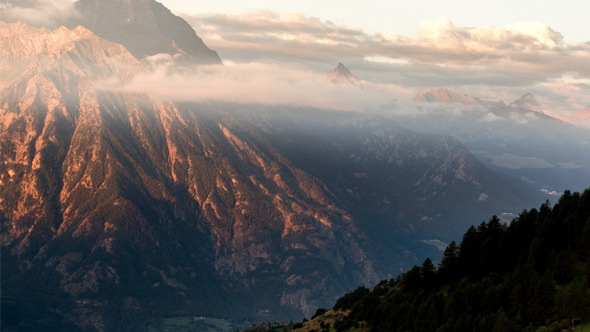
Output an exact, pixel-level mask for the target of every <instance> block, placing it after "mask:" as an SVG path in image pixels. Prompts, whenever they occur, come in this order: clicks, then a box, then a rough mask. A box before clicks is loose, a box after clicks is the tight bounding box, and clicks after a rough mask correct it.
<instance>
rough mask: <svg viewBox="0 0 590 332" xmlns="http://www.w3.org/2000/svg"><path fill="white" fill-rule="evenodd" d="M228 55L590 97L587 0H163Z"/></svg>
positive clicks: (377, 81)
mask: <svg viewBox="0 0 590 332" xmlns="http://www.w3.org/2000/svg"><path fill="white" fill-rule="evenodd" d="M163 4H164V5H165V6H168V7H169V8H170V9H171V10H172V11H173V12H175V13H176V14H178V15H180V16H181V17H183V18H185V19H186V20H187V21H188V22H189V23H190V24H191V25H192V26H193V28H194V29H195V31H196V32H197V34H198V35H199V36H200V37H201V38H202V39H203V40H204V41H205V43H206V44H207V45H208V46H209V47H211V48H212V49H214V50H216V51H218V53H219V54H220V56H221V58H222V59H223V60H224V62H226V63H232V64H236V63H245V64H251V63H260V62H262V63H272V64H274V65H276V64H280V63H283V64H300V65H301V64H303V65H305V66H307V67H308V68H310V69H312V70H315V71H318V72H326V71H329V70H331V69H332V68H334V67H335V66H336V64H337V63H338V62H343V63H344V64H345V65H346V66H347V67H348V68H350V69H351V71H352V72H353V73H354V74H355V75H356V76H357V77H359V79H360V80H361V81H363V82H364V84H365V85H371V84H373V85H375V86H377V87H381V88H383V87H387V89H386V90H387V91H390V90H396V91H400V92H401V93H402V94H403V93H405V94H406V95H400V96H398V98H402V99H403V98H406V99H408V98H411V96H412V95H414V94H415V93H417V92H419V91H421V90H424V89H427V88H431V87H446V88H450V89H453V90H455V91H457V92H458V93H461V94H466V95H470V96H474V97H480V98H484V99H486V98H487V99H502V100H504V101H506V102H507V103H509V102H511V101H513V100H515V99H517V98H519V97H520V96H522V95H524V94H526V93H532V94H533V95H534V96H535V99H536V100H537V101H538V102H539V103H540V104H541V107H542V108H543V109H544V111H545V112H546V113H548V114H552V115H571V114H573V113H575V112H578V111H581V110H583V109H585V108H587V107H589V106H590V1H578V0H574V1H571V0H570V1H568V0H564V1H561V2H559V1H545V0H540V1H514V0H511V1H507V0H498V1H494V2H481V1H464V0H449V1H444V2H443V1H424V0H416V1H381V0H372V1H362V2H361V1H354V0H342V1H338V2H336V1H308V0H301V1H297V2H295V1H266V0H257V1H248V2H237V1H229V0H220V1H215V2H209V3H198V2H190V3H189V2H184V1H179V0H166V1H164V2H163Z"/></svg>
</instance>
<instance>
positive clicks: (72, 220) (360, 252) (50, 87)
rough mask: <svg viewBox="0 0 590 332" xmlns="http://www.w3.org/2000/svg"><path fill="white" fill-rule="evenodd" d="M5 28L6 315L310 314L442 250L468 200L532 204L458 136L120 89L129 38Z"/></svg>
mask: <svg viewBox="0 0 590 332" xmlns="http://www.w3.org/2000/svg"><path fill="white" fill-rule="evenodd" d="M0 33H1V34H2V36H7V37H6V38H2V41H1V42H2V43H3V44H2V47H1V49H2V52H4V53H3V57H2V59H1V60H0V61H1V62H0V63H1V67H0V68H2V70H3V73H8V74H7V75H6V76H5V75H4V74H3V78H4V77H6V78H7V80H8V81H7V82H6V83H5V84H6V85H5V87H4V88H3V89H2V90H1V91H0V120H1V121H0V148H1V154H0V155H1V159H0V162H1V171H0V181H1V182H0V187H1V188H0V189H1V190H0V213H1V227H2V232H1V237H2V238H1V241H2V297H3V306H2V310H3V313H2V319H3V325H4V326H13V327H14V328H15V329H35V328H38V327H39V326H44V327H46V328H51V327H52V326H53V327H57V326H61V327H63V328H70V329H89V330H118V329H122V326H125V327H126V328H127V327H131V328H133V329H138V330H141V329H144V328H145V327H146V322H148V321H149V320H150V319H153V318H154V317H164V316H168V317H170V316H172V317H174V316H191V315H192V316H195V315H198V316H210V317H220V316H221V317H222V318H225V319H229V320H232V321H236V322H245V321H253V320H268V319H291V318H295V317H301V316H302V315H309V314H310V313H312V311H313V310H315V308H317V307H319V306H322V305H324V303H331V302H332V301H333V300H334V299H335V298H336V297H337V296H339V295H341V294H343V293H344V292H345V291H347V290H349V289H351V288H353V287H354V286H356V285H358V284H367V285H370V284H374V283H376V282H377V281H378V280H380V279H381V278H383V277H385V276H387V274H389V273H391V271H400V270H403V269H404V268H407V266H408V265H411V264H414V263H415V262H416V261H417V260H418V257H419V256H422V255H423V252H432V251H434V252H436V249H435V248H434V247H432V246H430V245H427V244H424V243H422V242H421V240H422V239H424V238H430V236H431V235H432V234H433V233H434V232H438V231H439V230H441V229H452V227H454V226H453V223H456V222H457V219H456V218H454V216H459V215H461V214H465V219H467V218H468V217H469V216H471V215H473V213H474V211H481V213H489V211H490V210H494V209H496V208H497V205H496V204H498V205H499V204H500V202H501V200H502V199H506V198H508V199H509V200H511V201H512V203H513V205H512V207H513V208H515V209H517V210H518V209H520V207H521V206H522V205H524V204H525V203H524V202H523V201H519V200H520V199H521V198H519V195H516V194H515V192H514V188H513V187H511V186H510V185H508V184H507V183H505V182H502V181H498V180H500V179H498V178H497V177H495V175H493V173H491V172H489V170H487V169H485V167H483V166H482V165H480V164H478V163H477V162H476V161H475V159H474V158H473V157H472V156H471V155H470V153H469V152H468V151H467V150H466V149H465V148H464V147H463V146H462V145H461V144H460V143H459V142H457V141H456V140H453V139H451V138H448V137H446V138H441V137H436V136H428V137H426V136H423V135H419V134H415V133H412V132H410V131H408V130H405V129H403V128H401V127H399V126H397V125H396V124H395V123H393V122H390V121H383V120H382V119H380V118H371V117H369V118H367V117H366V116H364V115H358V114H350V113H338V112H333V111H320V110H314V109H310V110H304V109H295V110H293V109H286V110H282V111H281V110H278V109H274V108H271V109H264V108H261V107H257V106H250V107H253V109H251V108H250V107H247V106H238V105H231V104H230V105H227V104H223V103H219V104H210V103H209V104H208V103H201V104H194V103H173V102H170V101H162V100H157V99H155V98H152V97H150V96H148V95H144V94H131V93H120V92H113V91H112V90H109V91H105V90H101V89H98V88H97V86H96V85H95V84H94V81H95V80H96V79H104V78H109V77H113V76H115V77H119V78H120V79H121V80H123V81H124V79H125V78H128V77H130V76H132V75H134V74H137V73H138V72H142V71H143V70H145V69H144V67H143V65H142V64H141V63H140V62H139V61H138V60H137V59H136V58H135V57H133V56H132V55H131V54H130V53H129V52H127V50H126V49H125V48H124V47H122V46H121V45H118V44H114V43H112V42H108V41H106V40H104V39H101V38H99V37H97V36H95V35H94V34H92V33H91V32H90V31H89V30H88V29H86V28H83V27H78V28H75V29H73V30H69V29H66V28H59V29H57V30H53V31H50V30H46V29H33V28H30V27H27V26H25V25H22V24H2V25H0ZM51 41H55V42H54V43H53V42H51ZM15 64H18V66H19V68H25V69H26V70H24V71H23V72H22V73H19V72H17V71H11V68H13V67H16V66H15ZM410 170H411V171H413V173H410V172H409V171H410ZM486 177H490V178H486ZM490 179H491V180H490ZM404 181H405V182H404ZM497 183H500V184H499V185H498V184H497ZM466 188H467V190H466ZM458 191H462V192H464V193H465V195H466V197H467V196H468V197H469V199H468V200H466V201H465V202H464V203H463V204H461V203H459V204H458V205H453V208H452V209H447V210H446V211H443V212H440V213H441V215H437V213H436V211H439V210H438V206H441V205H445V204H446V205H449V206H451V202H453V200H454V197H453V195H454V193H455V192H458ZM482 193H485V195H484V196H482ZM525 196H526V195H525ZM482 197H483V198H485V199H480V198H482ZM521 202H522V204H521ZM473 203H476V204H475V205H472V204H473ZM451 210H454V211H455V213H456V215H451V214H450V213H448V212H449V211H451ZM441 211H442V210H441ZM457 227H459V228H461V227H462V225H461V226H457ZM427 236H428V237H427ZM448 236H450V234H448ZM5 303H6V304H5Z"/></svg>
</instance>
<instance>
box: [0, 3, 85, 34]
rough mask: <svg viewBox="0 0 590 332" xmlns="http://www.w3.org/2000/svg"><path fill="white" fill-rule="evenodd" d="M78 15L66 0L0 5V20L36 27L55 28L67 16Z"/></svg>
mask: <svg viewBox="0 0 590 332" xmlns="http://www.w3.org/2000/svg"><path fill="white" fill-rule="evenodd" d="M76 15H79V13H78V12H76V10H75V9H74V6H71V2H69V1H67V0H54V1H50V0H34V1H22V2H18V1H16V2H7V3H6V4H4V5H2V6H1V7H0V20H1V21H4V22H6V23H14V22H22V23H26V24H28V25H31V26H33V27H36V28H41V27H44V28H50V29H55V28H57V27H59V26H60V25H62V24H63V23H64V22H65V21H66V20H67V19H68V18H70V17H73V16H76Z"/></svg>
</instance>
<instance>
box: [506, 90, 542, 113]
mask: <svg viewBox="0 0 590 332" xmlns="http://www.w3.org/2000/svg"><path fill="white" fill-rule="evenodd" d="M508 106H510V107H515V108H521V109H525V110H529V111H533V112H537V113H541V114H545V113H543V110H542V109H541V105H539V103H538V102H537V101H536V100H535V98H534V97H533V95H532V94H530V93H527V94H525V95H523V96H522V97H520V98H518V99H517V100H515V101H513V102H511V103H510V105H508Z"/></svg>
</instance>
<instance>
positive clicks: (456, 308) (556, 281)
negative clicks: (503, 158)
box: [295, 189, 590, 331]
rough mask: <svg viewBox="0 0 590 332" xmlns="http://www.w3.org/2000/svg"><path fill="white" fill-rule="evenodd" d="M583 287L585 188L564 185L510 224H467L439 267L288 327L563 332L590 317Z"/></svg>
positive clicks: (589, 235)
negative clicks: (558, 193) (550, 198)
mask: <svg viewBox="0 0 590 332" xmlns="http://www.w3.org/2000/svg"><path fill="white" fill-rule="evenodd" d="M589 284H590V190H588V189H587V190H586V191H584V193H582V194H580V193H571V192H569V191H566V192H565V193H564V194H563V195H562V197H561V198H560V200H559V201H558V202H557V204H555V206H553V207H551V206H550V204H549V203H545V204H543V205H541V207H540V208H539V209H531V210H528V211H526V210H525V211H523V212H522V213H521V214H520V215H519V216H518V217H517V218H515V219H514V220H513V221H512V222H511V223H509V224H502V223H500V221H499V219H498V218H497V217H496V216H493V217H492V218H491V219H490V220H489V221H487V222H482V223H481V224H480V225H479V226H477V227H473V226H472V227H470V228H469V229H468V230H467V232H466V233H465V234H464V236H463V239H462V241H461V243H460V244H457V243H455V242H452V243H451V244H450V245H449V246H448V247H447V248H446V250H445V252H444V257H443V260H442V262H441V263H440V265H439V267H438V268H437V267H435V266H434V265H433V263H432V261H431V260H430V259H426V260H425V261H424V263H423V264H422V266H415V267H414V268H412V269H411V270H409V271H408V272H406V273H404V274H403V275H401V276H400V277H397V278H395V279H391V280H384V281H382V282H381V283H379V285H377V286H376V287H375V288H374V289H373V290H369V289H367V288H365V287H360V288H358V289H356V290H355V291H353V292H350V293H348V294H346V295H345V296H343V297H342V298H340V299H339V300H338V301H337V302H336V305H335V306H334V310H330V311H328V312H327V313H325V314H321V315H319V316H317V317H314V319H312V320H311V321H309V322H305V323H303V324H302V323H299V324H296V325H295V329H296V330H302V331H305V330H307V331H310V330H312V327H316V326H321V327H322V328H323V329H324V330H328V329H329V326H331V327H332V329H331V330H332V331H333V330H338V331H347V330H354V331H357V330H359V328H360V330H370V331H561V330H564V329H565V330H567V329H571V328H572V327H574V326H576V325H580V324H583V323H587V322H588V319H590V288H589ZM323 311H324V310H321V309H320V310H319V311H318V313H323ZM338 313H340V314H339V315H338ZM335 314H336V317H338V319H337V320H334V315H335ZM324 315H331V320H332V324H331V325H329V324H330V323H329V321H328V320H327V319H324V318H323V316H324ZM318 321H319V322H320V323H319V324H320V325H318Z"/></svg>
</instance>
